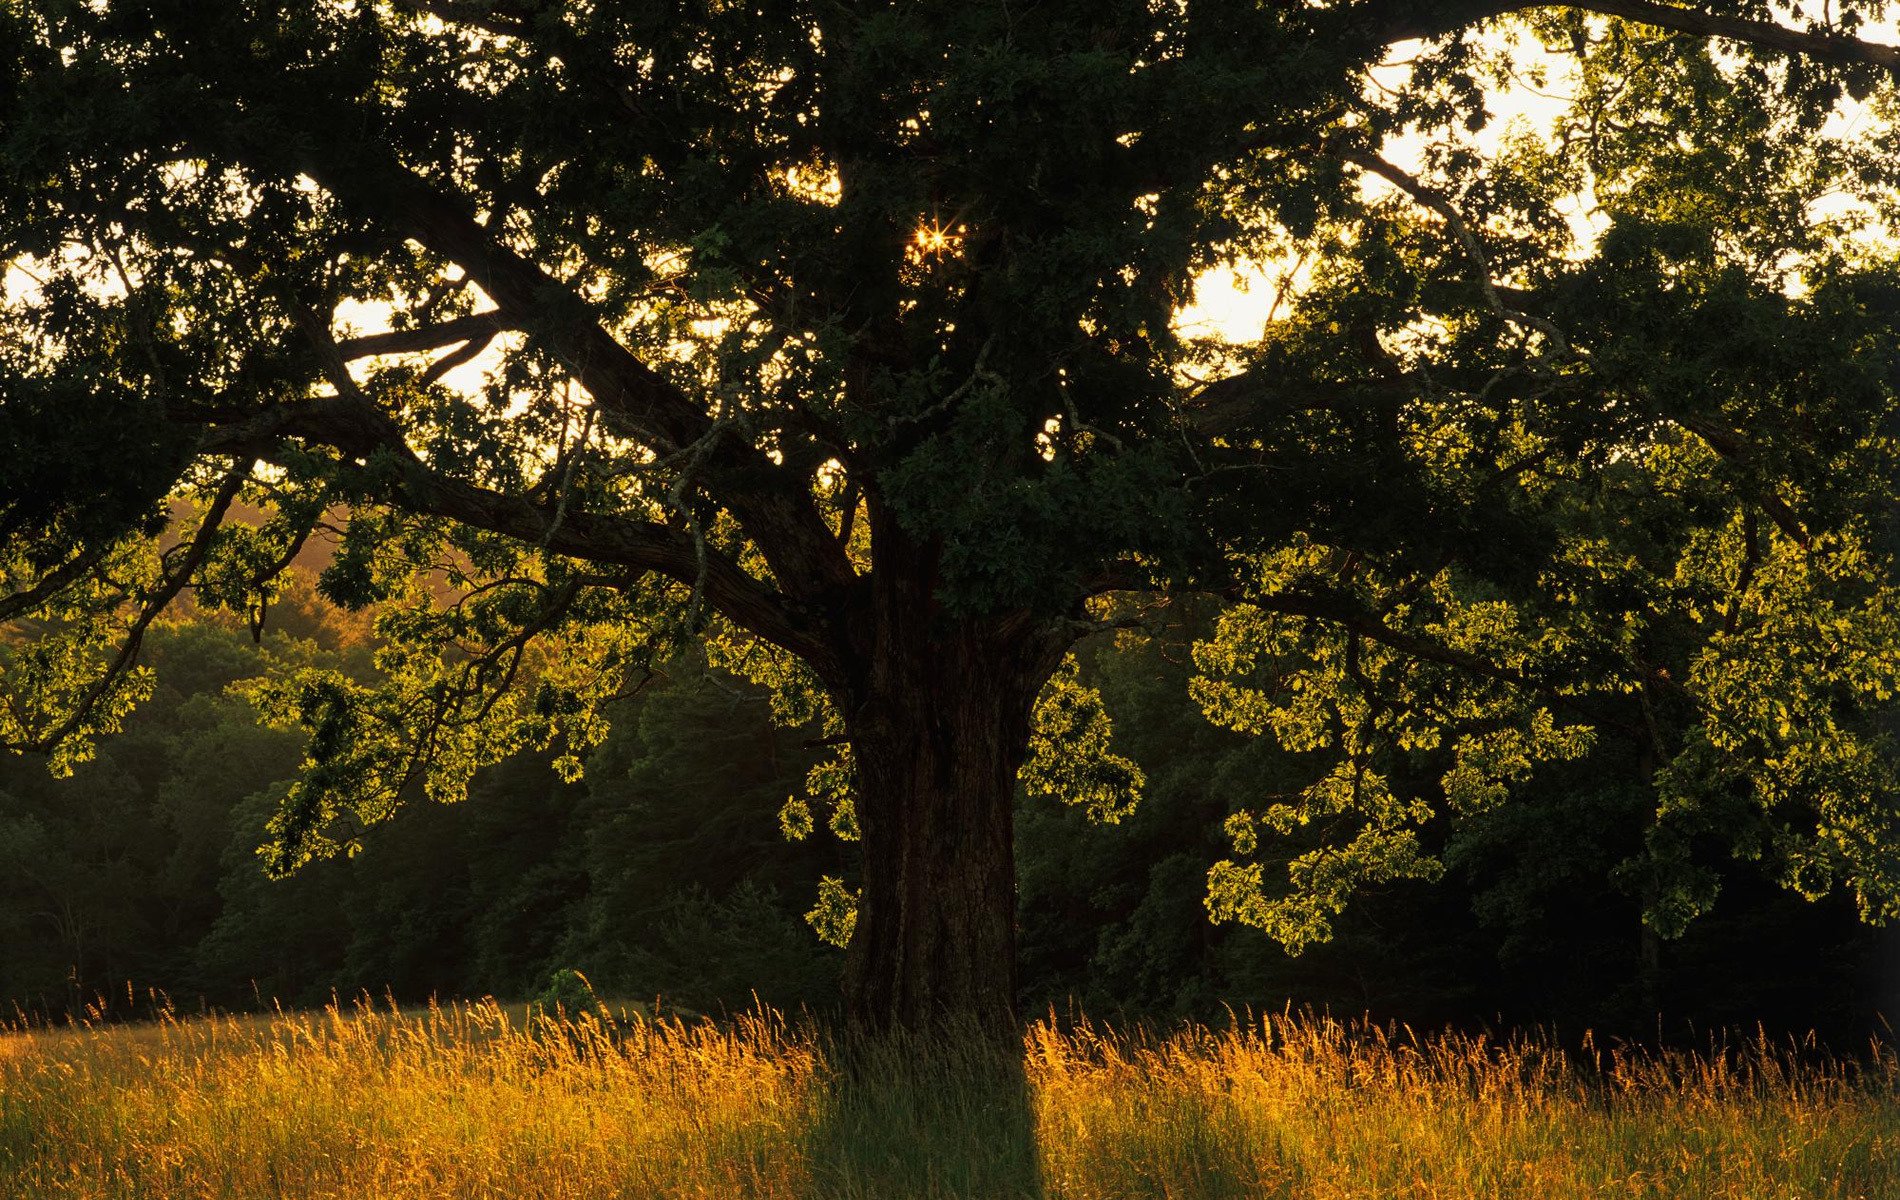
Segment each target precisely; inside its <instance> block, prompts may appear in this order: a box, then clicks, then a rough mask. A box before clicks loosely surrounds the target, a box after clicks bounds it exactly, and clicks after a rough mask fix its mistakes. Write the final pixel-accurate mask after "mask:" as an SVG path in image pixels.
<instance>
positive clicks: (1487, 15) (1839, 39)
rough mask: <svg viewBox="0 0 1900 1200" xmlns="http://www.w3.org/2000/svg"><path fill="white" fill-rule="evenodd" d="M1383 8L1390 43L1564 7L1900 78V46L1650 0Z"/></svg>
mask: <svg viewBox="0 0 1900 1200" xmlns="http://www.w3.org/2000/svg"><path fill="white" fill-rule="evenodd" d="M1381 7H1384V8H1386V9H1388V10H1390V9H1392V8H1401V9H1402V10H1403V11H1402V12H1400V13H1395V14H1392V18H1393V19H1391V20H1390V21H1389V22H1388V23H1387V24H1386V25H1385V26H1384V28H1383V29H1382V31H1381V38H1382V39H1383V40H1384V41H1385V42H1387V43H1388V44H1389V43H1392V42H1403V41H1410V40H1412V39H1415V38H1436V37H1444V36H1446V35H1447V34H1452V33H1456V32H1458V31H1459V30H1461V29H1466V28H1469V27H1470V26H1473V25H1477V24H1479V23H1481V22H1484V21H1490V20H1495V19H1496V18H1498V17H1503V16H1509V15H1511V14H1513V13H1519V12H1524V11H1527V10H1529V9H1533V8H1549V7H1563V8H1570V9H1575V10H1577V11H1579V12H1587V13H1595V14H1596V15H1598V16H1602V17H1616V18H1619V19H1621V20H1625V21H1632V22H1635V23H1636V24H1639V25H1649V26H1653V27H1654V28H1657V29H1668V30H1671V31H1673V32H1676V33H1686V34H1691V35H1694V36H1697V37H1715V38H1724V39H1726V40H1728V41H1732V42H1740V43H1743V44H1745V45H1749V46H1755V47H1758V48H1760V49H1763V50H1774V51H1779V52H1780V53H1783V54H1790V55H1798V56H1800V57H1802V58H1810V59H1814V60H1816V61H1818V62H1825V63H1833V64H1835V65H1837V66H1869V67H1878V68H1880V69H1881V70H1883V71H1888V72H1893V73H1900V46H1893V45H1888V44H1887V43H1884V42H1871V41H1868V40H1866V39H1864V38H1857V37H1849V36H1847V35H1845V34H1839V33H1834V32H1831V31H1828V30H1803V29H1791V28H1789V27H1788V26H1786V25H1777V24H1775V23H1774V22H1773V21H1758V20H1751V19H1749V18H1746V17H1729V16H1720V15H1717V14H1715V13H1706V12H1701V11H1699V10H1697V9H1692V8H1682V7H1680V6H1678V5H1674V4H1656V3H1652V2H1651V0H1582V2H1581V3H1569V4H1563V5H1556V6H1553V5H1549V4H1538V3H1529V4H1527V3H1523V2H1522V0H1476V2H1467V3H1454V4H1444V5H1421V4H1413V3H1405V4H1402V5H1390V4H1388V5H1382V6H1381Z"/></svg>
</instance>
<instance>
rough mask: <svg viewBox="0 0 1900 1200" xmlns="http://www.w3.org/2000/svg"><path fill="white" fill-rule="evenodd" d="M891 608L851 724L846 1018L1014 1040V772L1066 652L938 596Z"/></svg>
mask: <svg viewBox="0 0 1900 1200" xmlns="http://www.w3.org/2000/svg"><path fill="white" fill-rule="evenodd" d="M885 565H886V564H885V563H880V564H879V566H880V567H881V568H882V567H884V566H885ZM881 599H882V600H884V601H887V602H886V603H879V604H878V605H877V608H878V610H879V611H878V619H877V621H876V632H875V635H874V639H873V642H874V645H873V648H872V653H871V656H870V660H869V664H868V665H869V672H868V679H867V681H866V683H865V685H864V687H863V690H862V692H861V693H860V695H859V696H858V697H857V698H856V699H857V703H855V704H854V705H852V707H851V711H850V713H849V714H848V716H847V725H848V730H849V734H850V737H851V744H852V747H853V751H854V754H855V756H856V762H857V813H858V828H859V833H860V837H861V847H862V850H863V855H864V871H863V877H862V887H861V889H860V892H859V895H858V910H857V923H856V927H855V929H854V931H853V933H852V937H851V944H850V947H849V950H848V957H847V961H846V967H845V1006H846V1010H847V1013H848V1015H849V1017H850V1019H851V1021H852V1022H853V1024H855V1025H857V1026H858V1027H860V1028H864V1029H868V1030H874V1031H876V1030H892V1029H908V1030H918V1031H923V1030H929V1029H932V1028H935V1027H940V1026H943V1025H945V1024H958V1025H965V1026H968V1025H975V1026H978V1027H981V1028H982V1029H984V1030H986V1031H989V1032H991V1033H995V1034H1007V1035H1013V1034H1014V1032H1015V1031H1016V1030H1017V1028H1018V1026H1017V1020H1016V864H1015V858H1014V855H1013V842H1014V836H1013V829H1012V808H1013V800H1014V797H1015V791H1016V770H1017V768H1018V767H1019V766H1021V764H1022V761H1023V756H1024V754H1025V753H1026V752H1027V746H1028V741H1029V714H1030V709H1031V707H1032V706H1033V704H1034V703H1035V698H1036V693H1037V691H1038V690H1039V689H1040V688H1041V686H1042V683H1043V681H1044V680H1045V679H1047V678H1048V675H1049V672H1050V671H1051V670H1052V669H1053V668H1054V666H1055V665H1056V663H1057V662H1059V660H1060V650H1059V649H1054V648H1052V647H1051V646H1050V645H1049V644H1048V640H1047V639H1046V638H1041V639H1039V638H1038V637H1036V636H1035V633H1034V631H1033V630H1032V629H1031V627H1030V623H1029V622H1028V621H1027V620H1026V619H1021V618H1019V619H1018V620H1017V621H1016V622H1015V626H1016V627H1015V629H1014V630H1012V629H1011V623H1010V622H1007V621H999V620H974V619H951V618H946V617H945V616H944V615H943V614H942V612H941V610H936V606H935V605H934V604H933V603H932V602H931V598H930V597H929V596H928V595H927V594H917V593H913V594H911V595H908V596H906V595H903V594H901V593H900V592H899V590H898V589H888V590H886V594H885V595H884V596H883V597H881ZM933 610H936V611H935V612H934V613H933Z"/></svg>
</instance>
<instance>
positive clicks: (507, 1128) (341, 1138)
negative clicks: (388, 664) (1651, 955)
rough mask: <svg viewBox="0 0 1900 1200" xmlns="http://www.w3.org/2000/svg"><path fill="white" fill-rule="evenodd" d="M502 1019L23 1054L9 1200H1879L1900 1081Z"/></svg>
mask: <svg viewBox="0 0 1900 1200" xmlns="http://www.w3.org/2000/svg"><path fill="white" fill-rule="evenodd" d="M607 1014H608V1010H607V1009H603V1010H602V1012H601V1013H600V1014H598V1015H596V1014H592V1013H585V1014H582V1015H579V1016H577V1017H575V1018H573V1019H567V1018H561V1019H552V1020H551V1019H548V1018H546V1017H543V1016H540V1015H538V1013H530V1012H528V1011H524V1010H523V1009H522V1008H520V1007H516V1008H512V1009H510V1008H504V1007H502V1006H499V1005H496V1004H494V1003H492V1002H483V1003H474V1004H455V1005H447V1006H442V1007H432V1008H428V1009H423V1010H415V1011H398V1010H394V1009H391V1008H388V1007H377V1006H371V1005H367V1004H363V1005H358V1006H355V1007H342V1008H331V1009H329V1010H327V1011H321V1012H310V1013H285V1014H280V1015H277V1016H274V1017H242V1018H240V1017H220V1018H192V1019H188V1020H172V1019H163V1020H160V1021H157V1022H154V1023H149V1024H142V1025H125V1026H107V1027H100V1028H87V1027H84V1026H79V1027H72V1028H66V1029H55V1030H44V1029H42V1030H34V1031H23V1030H15V1031H11V1032H5V1033H0V1195H4V1196H20V1197H35V1198H45V1200H54V1198H65V1197H74V1198H77V1197H87V1198H92V1197H101V1198H103V1197H113V1198H119V1197H155V1198H156V1197H164V1198H167V1200H182V1198H186V1197H245V1198H249V1197H298V1198H313V1197H337V1198H342V1197H350V1198H356V1197H363V1196H377V1197H417V1198H421V1197H497V1198H500V1197H508V1198H510V1200H516V1198H529V1197H589V1198H593V1197H609V1196H625V1197H648V1196H667V1197H689V1196H690V1197H707V1198H713V1197H718V1198H722V1200H723V1198H730V1197H786V1198H797V1200H818V1198H820V1197H824V1198H832V1197H838V1198H843V1197H863V1198H866V1200H870V1198H873V1197H875V1198H878V1200H899V1198H902V1197H910V1196H933V1197H952V1196H956V1197H972V1198H975V1197H981V1198H983V1200H1000V1198H1003V1197H1011V1196H1044V1197H1050V1198H1052V1200H1053V1198H1057V1197H1061V1198H1083V1197H1090V1198H1094V1197H1101V1198H1108V1197H1115V1198H1123V1197H1170V1198H1175V1197H1178V1198H1182V1200H1201V1198H1204V1197H1222V1198H1226V1197H1288V1198H1292V1197H1300V1198H1312V1200H1346V1198H1348V1197H1380V1198H1386V1197H1405V1198H1419V1200H1423V1198H1426V1197H1434V1198H1436V1197H1443V1198H1445V1200H1451V1198H1454V1197H1455V1198H1458V1200H1465V1198H1467V1197H1526V1198H1530V1197H1538V1198H1547V1197H1548V1198H1564V1197H1584V1196H1590V1197H1597V1196H1606V1197H1607V1196H1618V1197H1632V1196H1656V1197H1663V1196H1668V1197H1697V1198H1702V1197H1736V1198H1739V1197H1769V1196H1772V1197H1777V1198H1783V1197H1843V1198H1846V1197H1865V1198H1868V1200H1872V1198H1874V1197H1884V1196H1894V1195H1900V1093H1896V1084H1897V1083H1900V1060H1897V1059H1896V1057H1895V1055H1894V1053H1893V1052H1892V1051H1891V1050H1886V1049H1875V1050H1873V1051H1872V1052H1870V1054H1868V1055H1866V1056H1864V1057H1862V1058H1861V1059H1858V1060H1854V1061H1847V1060H1838V1059H1826V1060H1818V1059H1816V1058H1815V1057H1814V1056H1812V1055H1804V1054H1800V1053H1797V1052H1795V1051H1794V1050H1792V1049H1790V1048H1787V1047H1779V1048H1778V1047H1776V1046H1774V1045H1768V1044H1761V1043H1757V1044H1753V1045H1746V1046H1738V1047H1733V1048H1730V1049H1728V1050H1726V1051H1721V1052H1712V1053H1708V1054H1702V1055H1687V1054H1677V1053H1666V1054H1653V1053H1639V1052H1634V1051H1628V1050H1620V1049H1618V1050H1604V1051H1603V1052H1601V1053H1596V1054H1594V1055H1592V1056H1590V1058H1591V1059H1593V1061H1589V1060H1586V1061H1583V1062H1580V1061H1579V1059H1578V1057H1577V1056H1574V1055H1566V1054H1564V1053H1562V1052H1559V1051H1557V1050H1555V1049H1553V1048H1551V1047H1549V1046H1546V1045H1542V1044H1539V1043H1537V1042H1534V1041H1519V1042H1512V1043H1507V1044H1498V1043H1494V1042H1488V1041H1486V1040H1483V1039H1478V1038H1470V1037H1463V1036H1455V1035H1438V1036H1430V1037H1420V1036H1413V1035H1412V1034H1410V1033H1409V1032H1408V1031H1405V1030H1403V1029H1400V1030H1390V1029H1387V1030H1380V1029H1377V1028H1369V1027H1349V1026H1345V1025H1341V1024H1339V1023H1336V1022H1333V1021H1330V1020H1324V1019H1310V1018H1309V1019H1283V1018H1272V1019H1269V1020H1265V1021H1259V1022H1252V1023H1236V1024H1235V1025H1234V1026H1232V1027H1230V1028H1226V1029H1219V1030H1215V1029H1207V1028H1203V1027H1186V1028H1181V1029H1176V1030H1174V1031H1171V1032H1167V1033H1155V1032H1143V1031H1134V1032H1118V1031H1111V1030H1105V1029H1102V1028H1098V1027H1092V1026H1089V1025H1087V1024H1080V1025H1070V1026H1067V1027H1064V1028H1058V1027H1056V1026H1054V1025H1049V1024H1039V1025H1036V1026H1034V1027H1032V1028H1031V1029H1030V1030H1029V1031H1028V1033H1027V1035H1026V1042H1025V1047H1026V1054H1025V1055H1024V1057H1023V1059H1022V1061H1021V1066H1020V1067H1018V1066H1016V1065H1015V1064H1014V1063H1013V1062H1012V1063H1010V1064H999V1063H998V1062H997V1061H996V1059H994V1058H991V1057H986V1056H985V1055H983V1054H981V1053H979V1052H977V1051H975V1050H973V1049H970V1048H968V1047H967V1046H962V1045H954V1044H953V1045H939V1046H937V1047H936V1048H935V1051H934V1052H933V1053H930V1054H924V1053H921V1052H920V1051H921V1048H920V1047H919V1046H917V1045H915V1044H892V1043H885V1044H880V1045H877V1046H859V1047H856V1048H855V1049H853V1050H851V1051H849V1052H840V1051H839V1050H838V1049H837V1048H836V1047H835V1046H834V1044H833V1043H831V1042H829V1041H828V1040H827V1039H825V1038H824V1037H822V1036H820V1035H817V1034H814V1033H812V1032H810V1031H808V1030H806V1029H803V1028H801V1027H799V1026H797V1025H795V1024H791V1023H787V1022H785V1021H782V1020H780V1019H779V1018H777V1017H774V1016H770V1015H755V1016H747V1017H741V1018H738V1019H736V1020H732V1021H728V1022H724V1023H721V1024H714V1023H712V1022H704V1023H699V1024H685V1023H680V1022H673V1021H659V1022H654V1021H650V1020H647V1019H646V1018H644V1017H643V1016H641V1015H639V1014H638V1013H637V1012H635V1011H633V1010H620V1012H619V1013H618V1015H617V1016H609V1015H607Z"/></svg>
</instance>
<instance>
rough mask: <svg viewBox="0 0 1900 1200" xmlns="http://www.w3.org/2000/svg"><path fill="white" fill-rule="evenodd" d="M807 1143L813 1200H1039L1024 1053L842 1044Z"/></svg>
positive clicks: (867, 1041)
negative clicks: (1024, 1069)
mask: <svg viewBox="0 0 1900 1200" xmlns="http://www.w3.org/2000/svg"><path fill="white" fill-rule="evenodd" d="M827 1057H828V1059H829V1064H830V1065H829V1066H828V1068H827V1070H826V1073H825V1076H824V1078H823V1079H822V1080H821V1081H820V1083H821V1087H822V1093H821V1096H820V1099H819V1102H818V1111H817V1112H816V1113H815V1114H814V1115H813V1120H812V1122H811V1125H810V1127H809V1132H808V1134H807V1142H806V1152H807V1154H808V1159H807V1161H808V1163H809V1164H810V1181H811V1182H810V1193H809V1200H926V1198H927V1200H1041V1198H1042V1197H1043V1195H1044V1191H1043V1186H1042V1177H1041V1169H1040V1166H1039V1164H1038V1155H1037V1152H1036V1128H1035V1112H1034V1110H1033V1108H1032V1107H1031V1102H1030V1094H1029V1084H1028V1079H1027V1078H1026V1076H1025V1074H1024V1071H1023V1063H1022V1055H1021V1050H1020V1046H1019V1045H1018V1046H1016V1047H1010V1046H999V1045H998V1044H997V1043H995V1042H994V1041H992V1040H988V1039H984V1038H980V1037H972V1038H923V1037H919V1036H916V1035H908V1034H900V1035H893V1036H887V1037H880V1038H875V1039H871V1038H863V1037H856V1038H841V1039H840V1040H839V1041H838V1042H836V1043H834V1045H833V1047H832V1051H831V1053H830V1054H829V1055H828V1056H827Z"/></svg>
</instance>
